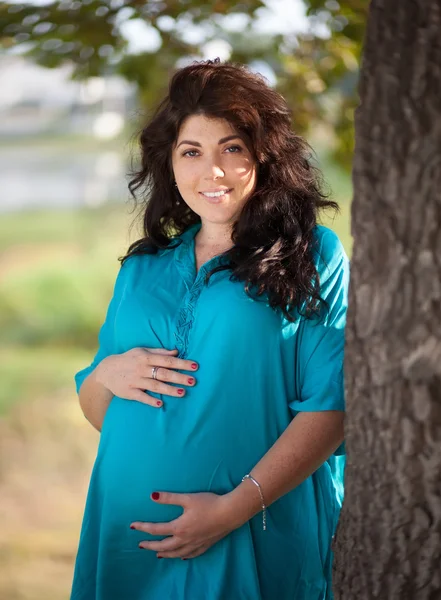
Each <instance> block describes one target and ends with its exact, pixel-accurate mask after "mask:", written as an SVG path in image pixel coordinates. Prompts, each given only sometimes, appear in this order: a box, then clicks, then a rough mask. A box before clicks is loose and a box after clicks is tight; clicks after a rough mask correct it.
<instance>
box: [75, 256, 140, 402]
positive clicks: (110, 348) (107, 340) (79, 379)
mask: <svg viewBox="0 0 441 600" xmlns="http://www.w3.org/2000/svg"><path fill="white" fill-rule="evenodd" d="M127 262H128V261H127ZM127 262H125V263H124V264H123V265H122V266H121V267H120V270H119V272H118V275H117V277H116V281H115V285H114V288H113V295H112V298H111V300H110V303H109V306H108V308H107V314H106V318H105V320H104V323H103V324H102V325H101V328H100V331H99V334H98V350H97V353H96V354H95V357H94V359H93V361H92V362H91V364H90V365H89V366H87V367H85V368H84V369H82V370H81V371H78V373H76V375H75V386H76V390H77V394H78V393H79V391H80V388H81V386H82V384H83V382H84V380H85V379H86V377H87V376H88V375H90V373H91V372H92V371H93V370H94V369H95V367H96V366H97V365H98V364H99V363H100V362H101V361H102V360H103V359H104V358H106V356H110V355H111V354H113V353H114V323H115V315H116V312H117V310H118V306H119V304H120V301H121V298H122V295H123V291H124V288H125V280H126V276H127Z"/></svg>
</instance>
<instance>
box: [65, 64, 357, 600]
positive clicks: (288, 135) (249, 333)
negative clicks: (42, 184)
mask: <svg viewBox="0 0 441 600" xmlns="http://www.w3.org/2000/svg"><path fill="white" fill-rule="evenodd" d="M140 146H141V167H140V170H139V171H138V172H136V173H134V174H133V179H132V181H131V182H130V185H129V187H130V190H131V191H132V192H133V194H134V196H136V195H137V193H138V195H139V194H140V193H141V195H142V201H143V202H145V207H144V209H143V227H144V232H143V238H142V239H140V240H138V241H137V242H135V243H134V244H132V245H131V246H130V248H129V249H128V251H127V254H126V256H124V257H123V258H122V259H121V260H122V265H121V268H120V271H119V273H118V276H117V279H116V283H115V288H114V293H113V297H112V299H111V302H110V305H109V308H108V311H107V315H106V319H105V321H104V324H103V325H102V328H101V331H100V334H99V348H98V352H97V354H96V356H95V358H94V360H93V362H92V364H91V365H90V366H88V367H86V368H85V369H83V370H82V371H80V372H79V373H77V375H76V384H77V390H78V393H79V401H80V406H81V409H82V410H83V412H84V415H85V416H86V418H87V419H88V420H89V421H90V423H91V424H92V425H93V426H94V427H95V428H96V429H97V430H98V431H101V437H100V443H99V448H98V454H97V457H96V461H95V465H94V468H93V472H92V476H91V481H90V487H89V492H88V496H87V502H86V507H85V513H84V519H83V525H82V530H81V537H80V542H79V548H78V554H77V559H76V565H75V573H74V580H73V588H72V595H71V599H72V600H324V599H329V598H332V591H331V566H332V565H331V563H332V551H331V541H332V537H333V534H334V531H335V527H336V523H337V520H338V516H339V509H340V506H341V500H342V472H343V466H344V448H343V445H342V443H343V415H344V412H343V411H344V394H343V375H342V369H343V351H344V327H345V318H346V308H347V291H348V280H349V267H348V259H347V256H346V255H345V252H344V250H343V248H342V245H341V243H340V241H339V239H338V237H337V236H336V235H335V234H334V233H333V232H332V231H331V230H330V229H327V228H326V227H324V226H321V225H319V224H318V222H317V220H318V216H319V212H320V210H321V209H324V208H328V209H329V208H331V209H336V208H337V205H336V204H335V203H334V202H331V201H329V200H326V199H325V197H324V196H323V194H322V193H321V192H320V187H319V184H318V180H319V179H318V176H317V173H316V171H315V169H314V168H313V167H312V165H311V164H310V163H309V160H308V145H307V144H306V142H305V141H304V140H303V139H302V138H300V137H299V136H298V135H296V134H295V133H294V132H293V130H292V124H291V113H290V110H289V108H288V107H287V104H286V101H285V100H284V99H283V97H282V96H280V94H278V93H277V92H276V91H275V90H273V89H271V88H270V87H269V86H268V85H267V84H266V82H265V80H264V79H263V78H262V77H261V76H259V75H257V74H253V73H252V72H250V71H249V70H248V69H247V68H246V67H245V66H243V65H235V64H231V63H221V62H220V61H219V60H218V59H216V60H215V61H204V62H198V63H193V64H192V65H190V66H187V67H184V68H182V69H180V70H177V71H176V72H175V73H174V75H173V76H172V78H171V81H170V86H169V91H168V94H167V96H166V97H165V98H164V100H163V101H162V102H161V103H160V105H159V106H158V107H157V109H156V112H155V113H154V114H153V115H152V116H151V118H150V120H149V122H148V124H147V125H146V126H145V128H144V129H143V131H142V133H141V136H140Z"/></svg>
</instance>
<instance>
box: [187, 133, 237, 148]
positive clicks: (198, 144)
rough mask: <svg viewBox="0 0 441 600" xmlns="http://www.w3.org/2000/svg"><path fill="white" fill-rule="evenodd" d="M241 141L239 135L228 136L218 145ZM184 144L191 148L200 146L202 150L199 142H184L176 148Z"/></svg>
mask: <svg viewBox="0 0 441 600" xmlns="http://www.w3.org/2000/svg"><path fill="white" fill-rule="evenodd" d="M236 139H238V140H241V139H242V138H241V137H240V136H239V135H228V136H227V137H223V138H221V139H220V140H219V141H218V144H219V145H220V144H225V142H229V141H230V140H236ZM182 144H189V145H190V146H198V148H202V146H201V144H200V143H199V142H194V141H192V140H182V142H179V144H178V145H177V146H176V148H179V146H181V145H182Z"/></svg>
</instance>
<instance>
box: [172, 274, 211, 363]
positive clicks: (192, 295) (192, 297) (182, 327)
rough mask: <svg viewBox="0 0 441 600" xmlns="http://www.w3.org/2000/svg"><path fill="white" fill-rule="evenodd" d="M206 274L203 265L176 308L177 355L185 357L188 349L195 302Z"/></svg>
mask: <svg viewBox="0 0 441 600" xmlns="http://www.w3.org/2000/svg"><path fill="white" fill-rule="evenodd" d="M205 275H206V268H205V266H203V267H201V269H200V270H199V273H198V274H197V277H196V280H195V281H194V283H193V285H192V286H191V287H190V288H189V289H188V291H187V293H186V294H185V296H184V299H183V300H182V303H181V306H180V308H179V310H178V316H177V319H176V330H175V340H176V348H177V349H178V351H179V353H178V357H179V358H186V356H187V349H188V340H189V336H190V332H191V329H192V327H193V321H194V313H195V310H196V304H197V302H198V300H199V296H200V295H201V292H202V288H203V286H204V280H205Z"/></svg>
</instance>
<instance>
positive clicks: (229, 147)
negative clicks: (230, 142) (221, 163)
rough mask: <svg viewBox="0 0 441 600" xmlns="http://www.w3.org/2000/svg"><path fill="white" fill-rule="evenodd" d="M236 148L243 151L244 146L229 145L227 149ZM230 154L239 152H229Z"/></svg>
mask: <svg viewBox="0 0 441 600" xmlns="http://www.w3.org/2000/svg"><path fill="white" fill-rule="evenodd" d="M233 148H235V149H236V150H238V152H242V148H241V147H240V146H228V148H227V150H232V149H233ZM228 154H237V152H228Z"/></svg>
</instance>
